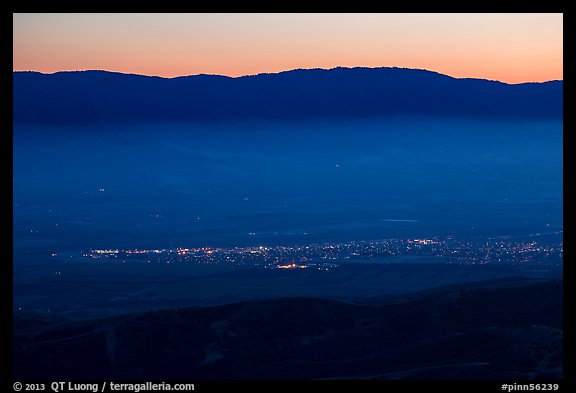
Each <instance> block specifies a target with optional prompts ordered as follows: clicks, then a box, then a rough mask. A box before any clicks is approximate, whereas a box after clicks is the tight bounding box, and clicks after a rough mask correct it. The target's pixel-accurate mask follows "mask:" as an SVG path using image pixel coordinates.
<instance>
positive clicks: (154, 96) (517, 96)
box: [13, 68, 563, 125]
mask: <svg viewBox="0 0 576 393" xmlns="http://www.w3.org/2000/svg"><path fill="white" fill-rule="evenodd" d="M13 80H14V122H15V123H28V124H54V125H64V124H69V125H79V124H115V123H135V124H138V123H150V122H159V123H163V122H170V123H178V122H190V121H213V120H218V121H223V120H246V119H269V120H307V119H330V120H335V119H357V118H370V117H386V116H430V115H431V116H440V117H465V118H475V119H516V120H544V119H548V120H550V119H555V120H560V119H561V118H562V90H563V82H562V81H551V82H546V83H523V84H518V85H509V84H505V83H501V82H496V81H488V80H482V79H456V78H452V77H449V76H446V75H442V74H439V73H436V72H431V71H426V70H414V69H402V68H335V69H331V70H323V69H312V70H292V71H286V72H281V73H277V74H260V75H253V76H245V77H240V78H229V77H224V76H217V75H196V76H187V77H180V78H172V79H164V78H158V77H147V76H142V75H128V74H119V73H112V72H105V71H82V72H59V73H55V74H50V75H45V74H40V73H36V72H16V73H14V79H13Z"/></svg>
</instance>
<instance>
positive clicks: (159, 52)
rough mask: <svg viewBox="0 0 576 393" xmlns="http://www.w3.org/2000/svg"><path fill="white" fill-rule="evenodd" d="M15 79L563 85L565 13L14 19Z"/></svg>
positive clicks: (38, 16)
mask: <svg viewBox="0 0 576 393" xmlns="http://www.w3.org/2000/svg"><path fill="white" fill-rule="evenodd" d="M13 19H14V38H13V43H14V51H13V55H14V62H13V69H14V70H15V71H25V70H31V71H40V72H44V73H53V72H57V71H66V70H86V69H103V70H108V71H116V72H123V73H135V74H143V75H157V76H163V77H175V76H182V75H194V74H202V73H204V74H219V75H227V76H241V75H251V74H259V73H264V72H280V71H285V70H290V69H295V68H334V67H337V66H344V67H406V68H423V69H428V70H432V71H437V72H440V73H443V74H447V75H450V76H453V77H471V78H485V79H493V80H500V81H503V82H508V83H520V82H539V81H547V80H554V79H563V39H562V34H563V19H562V14H14V17H13Z"/></svg>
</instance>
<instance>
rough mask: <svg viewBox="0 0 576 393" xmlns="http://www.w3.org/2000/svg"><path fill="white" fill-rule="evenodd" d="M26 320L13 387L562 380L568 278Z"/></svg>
mask: <svg viewBox="0 0 576 393" xmlns="http://www.w3.org/2000/svg"><path fill="white" fill-rule="evenodd" d="M19 319H21V318H16V319H15V321H14V323H15V325H14V326H15V335H14V378H15V379H16V380H18V379H22V380H33V379H49V378H52V379H63V380H75V379H124V380H170V379H186V380H201V379H212V380H216V379H232V380H235V379H277V380H286V379H341V378H346V379H348V378H352V379H500V380H514V381H518V380H526V379H535V380H550V379H560V378H562V347H563V345H562V342H563V330H562V329H563V328H562V326H563V322H562V282H561V281H559V280H554V281H544V282H532V281H527V282H526V283H525V285H521V283H520V282H518V280H514V281H513V282H511V285H506V283H497V285H494V284H492V283H489V285H486V286H483V285H482V284H479V283H476V284H473V285H472V284H471V285H470V286H469V287H463V288H447V289H446V290H444V291H438V292H435V293H428V294H421V295H416V296H415V297H414V298H413V299H412V300H410V301H406V302H403V303H395V302H388V301H383V303H378V301H376V300H375V299H372V300H371V301H370V302H369V303H344V302H338V301H333V300H325V299H318V298H279V299H272V300H258V301H250V302H242V303H234V304H228V305H222V306H215V307H208V308H200V307H195V308H184V309H172V310H165V311H154V312H148V313H145V314H140V315H126V316H117V317H112V318H107V319H102V320H95V321H76V322H68V323H66V322H62V321H54V323H53V324H50V323H47V322H46V321H43V322H42V323H41V324H38V327H37V328H36V329H34V328H32V326H31V323H30V321H27V322H26V321H20V320H19Z"/></svg>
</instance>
